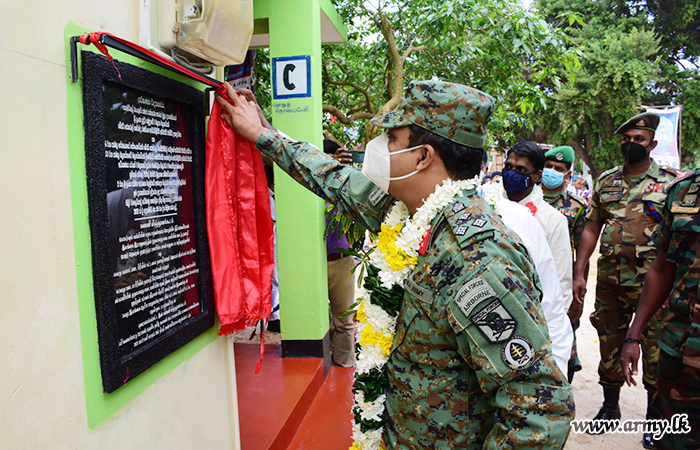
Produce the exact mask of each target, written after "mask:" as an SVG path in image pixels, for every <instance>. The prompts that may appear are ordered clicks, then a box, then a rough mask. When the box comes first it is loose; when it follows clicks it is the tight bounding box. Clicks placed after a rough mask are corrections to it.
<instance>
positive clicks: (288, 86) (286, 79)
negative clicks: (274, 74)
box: [282, 64, 296, 91]
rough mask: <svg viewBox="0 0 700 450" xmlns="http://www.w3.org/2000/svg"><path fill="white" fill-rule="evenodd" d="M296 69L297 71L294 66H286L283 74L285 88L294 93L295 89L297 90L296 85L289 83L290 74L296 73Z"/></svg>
mask: <svg viewBox="0 0 700 450" xmlns="http://www.w3.org/2000/svg"><path fill="white" fill-rule="evenodd" d="M294 69H296V67H295V66H294V64H287V65H286V66H284V71H283V72H282V82H283V83H284V87H285V88H286V89H288V90H290V91H293V90H294V88H296V85H295V84H294V83H292V82H290V81H289V72H294Z"/></svg>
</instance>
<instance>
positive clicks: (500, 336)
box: [469, 298, 518, 344]
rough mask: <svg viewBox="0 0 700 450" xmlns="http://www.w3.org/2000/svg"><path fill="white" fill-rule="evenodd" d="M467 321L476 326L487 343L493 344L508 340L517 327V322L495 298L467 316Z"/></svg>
mask: <svg viewBox="0 0 700 450" xmlns="http://www.w3.org/2000/svg"><path fill="white" fill-rule="evenodd" d="M469 320H471V322H472V323H473V324H474V325H476V326H477V328H478V329H479V331H481V334H483V335H484V337H485V338H486V339H488V341H489V342H491V343H494V344H495V343H497V342H503V341H505V340H507V339H510V337H511V336H512V335H513V333H515V330H516V328H517V327H518V321H517V320H515V318H514V317H513V316H512V315H511V313H510V312H508V310H507V309H506V307H505V306H503V303H501V301H500V300H499V299H497V298H494V299H493V300H491V301H489V302H487V303H486V305H485V306H484V307H483V308H481V309H479V311H476V312H474V313H473V314H472V315H471V316H469Z"/></svg>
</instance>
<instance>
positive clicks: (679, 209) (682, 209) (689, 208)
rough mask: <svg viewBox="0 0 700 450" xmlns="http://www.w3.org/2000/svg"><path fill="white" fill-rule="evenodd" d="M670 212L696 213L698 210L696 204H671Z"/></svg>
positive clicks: (699, 209) (699, 208)
mask: <svg viewBox="0 0 700 450" xmlns="http://www.w3.org/2000/svg"><path fill="white" fill-rule="evenodd" d="M671 212H672V213H674V214H697V213H698V212H700V207H698V206H672V207H671Z"/></svg>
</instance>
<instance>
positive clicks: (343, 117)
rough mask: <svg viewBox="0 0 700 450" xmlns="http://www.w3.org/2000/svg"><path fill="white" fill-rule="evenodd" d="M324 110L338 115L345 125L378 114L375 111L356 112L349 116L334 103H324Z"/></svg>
mask: <svg viewBox="0 0 700 450" xmlns="http://www.w3.org/2000/svg"><path fill="white" fill-rule="evenodd" d="M323 112H327V113H329V114H332V115H334V116H336V117H337V118H338V121H339V122H340V123H342V124H345V125H350V124H351V123H353V122H355V121H356V120H362V119H371V118H373V117H374V116H375V115H376V114H374V113H368V112H356V113H353V114H350V115H349V116H346V115H345V114H343V112H342V111H341V110H340V109H339V108H338V107H337V106H333V105H323Z"/></svg>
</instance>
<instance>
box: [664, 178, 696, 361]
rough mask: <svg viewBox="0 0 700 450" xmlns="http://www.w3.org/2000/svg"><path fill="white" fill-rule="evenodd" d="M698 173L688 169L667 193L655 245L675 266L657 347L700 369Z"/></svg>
mask: <svg viewBox="0 0 700 450" xmlns="http://www.w3.org/2000/svg"><path fill="white" fill-rule="evenodd" d="M698 194H700V171H696V170H692V171H690V172H689V173H687V174H686V175H685V176H683V177H682V178H679V179H677V180H676V182H675V183H674V184H673V185H671V187H670V188H669V190H668V197H667V199H666V204H665V206H664V210H663V217H664V221H663V222H662V223H661V226H660V227H659V232H658V233H657V235H656V242H657V245H658V246H659V249H661V250H665V251H666V259H667V260H668V261H670V262H673V263H674V264H676V273H675V281H674V283H673V290H672V291H671V293H670V295H669V297H670V300H669V307H668V310H667V311H666V315H665V316H664V325H663V329H662V331H661V336H660V337H659V346H660V347H661V348H662V349H663V350H664V351H665V352H667V353H669V354H671V355H673V356H675V357H677V358H682V359H683V363H684V364H686V365H689V366H692V367H696V368H700V303H698V294H699V293H700V292H699V290H700V198H698Z"/></svg>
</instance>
